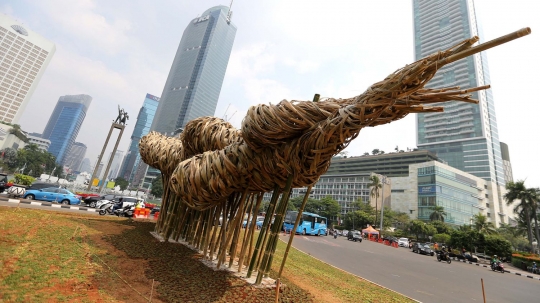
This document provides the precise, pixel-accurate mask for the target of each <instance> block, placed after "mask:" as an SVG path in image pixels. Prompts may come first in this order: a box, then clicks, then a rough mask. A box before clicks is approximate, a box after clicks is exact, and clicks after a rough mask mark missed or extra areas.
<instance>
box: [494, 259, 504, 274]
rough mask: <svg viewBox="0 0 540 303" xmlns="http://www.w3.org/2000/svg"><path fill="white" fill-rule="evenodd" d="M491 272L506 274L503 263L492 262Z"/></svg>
mask: <svg viewBox="0 0 540 303" xmlns="http://www.w3.org/2000/svg"><path fill="white" fill-rule="evenodd" d="M491 270H493V271H500V272H502V273H503V274H504V265H503V264H502V262H501V261H499V262H491Z"/></svg>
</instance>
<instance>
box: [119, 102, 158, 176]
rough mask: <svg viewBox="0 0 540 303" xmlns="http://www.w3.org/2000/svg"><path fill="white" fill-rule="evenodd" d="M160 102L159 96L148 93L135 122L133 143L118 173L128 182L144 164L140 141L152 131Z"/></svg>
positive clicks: (132, 136)
mask: <svg viewBox="0 0 540 303" xmlns="http://www.w3.org/2000/svg"><path fill="white" fill-rule="evenodd" d="M158 104H159V97H156V96H153V95H150V94H146V98H144V102H143V106H142V107H141V109H140V110H139V114H138V115H137V122H135V128H134V129H133V134H132V135H131V143H130V144H129V149H128V151H127V154H126V157H125V159H124V163H123V164H122V168H121V169H120V172H119V174H118V176H120V177H122V178H124V179H126V180H127V181H128V182H131V181H133V175H134V174H135V172H136V171H137V167H138V166H139V164H143V163H141V155H140V154H139V141H140V140H141V138H142V137H143V136H145V135H146V134H148V133H149V132H150V127H151V126H152V121H154V116H155V115H156V109H157V107H158Z"/></svg>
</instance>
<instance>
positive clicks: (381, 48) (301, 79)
mask: <svg viewBox="0 0 540 303" xmlns="http://www.w3.org/2000/svg"><path fill="white" fill-rule="evenodd" d="M475 3H476V9H477V17H478V19H479V21H480V25H481V27H482V28H483V30H484V35H485V39H487V40H490V39H493V38H496V37H498V36H501V35H504V34H507V33H509V32H513V31H515V30H517V29H520V28H522V27H527V26H529V27H531V29H532V34H531V35H529V36H527V37H524V38H521V39H519V40H517V41H514V42H511V43H508V44H505V45H502V46H499V47H497V48H495V49H491V50H488V51H487V57H488V60H489V69H490V74H491V81H492V82H491V85H492V89H493V95H494V99H495V109H496V112H497V122H498V128H499V138H500V140H501V141H502V142H505V143H507V144H508V145H509V148H510V157H511V161H512V166H513V172H514V178H515V179H527V181H526V185H528V186H535V187H537V186H540V172H539V170H540V164H539V156H540V151H539V150H538V149H539V148H540V135H539V131H540V122H539V121H540V116H539V115H540V105H539V103H540V97H539V96H538V90H537V88H538V86H539V85H540V84H539V82H540V81H539V80H540V76H539V72H538V71H539V70H540V59H539V56H540V53H539V50H540V18H539V17H538V13H539V12H540V1H536V0H530V1H526V0H514V1H503V0H498V1H496V0H481V1H480V0H477V1H476V2H475ZM220 4H223V5H229V1H227V0H225V1H223V0H222V1H217V0H198V1H186V0H175V1H172V0H170V1H169V0H160V1H150V0H145V1H143V0H139V1H135V0H115V1H111V0H77V1H73V0H40V1H29V0H28V1H25V0H4V1H2V4H0V11H1V12H3V13H5V14H8V15H10V16H12V17H14V18H16V19H18V20H19V21H21V22H23V23H24V24H25V25H26V26H27V27H29V28H30V29H32V30H33V31H35V32H37V33H39V34H41V35H42V36H44V37H46V38H47V39H49V40H51V41H53V42H54V43H55V44H56V54H55V55H54V57H53V58H52V61H51V63H50V64H49V66H48V68H47V70H46V71H45V74H44V75H43V77H42V79H41V82H40V83H39V85H38V87H37V89H36V91H35V92H34V95H33V97H32V99H31V100H30V103H29V105H28V107H27V109H26V112H25V113H24V115H23V117H22V119H21V121H20V124H21V125H22V128H23V129H24V130H25V131H30V132H42V131H43V129H44V127H45V125H46V123H47V120H48V118H49V116H50V114H51V112H52V110H53V108H54V106H55V105H56V102H57V100H58V97H59V96H61V95H73V94H88V95H91V96H92V97H93V101H92V104H91V105H90V109H89V111H88V113H87V116H86V119H85V121H84V123H83V126H82V128H81V131H80V132H79V136H78V137H77V141H79V142H82V143H84V144H86V145H87V146H88V152H87V155H86V156H87V157H88V158H90V160H91V162H92V165H93V164H94V162H95V161H96V159H97V156H98V154H99V152H100V150H101V147H102V146H103V143H104V141H105V138H106V135H107V132H108V129H109V127H110V123H111V122H112V120H114V119H115V118H116V115H117V105H118V104H119V105H120V106H121V107H123V108H125V109H126V111H127V112H128V113H130V119H131V120H129V121H128V126H127V128H126V132H125V133H124V138H123V140H122V142H121V144H120V147H119V149H120V150H123V151H126V149H127V147H128V144H129V137H130V135H131V132H132V131H133V126H134V124H135V120H136V116H137V113H138V111H139V108H140V107H141V106H142V103H143V101H144V97H145V95H146V93H150V94H153V95H156V96H160V95H161V93H162V91H163V86H164V84H165V80H166V78H167V75H168V72H169V69H170V66H171V63H172V60H173V58H174V55H175V53H176V49H177V47H178V44H179V42H180V39H181V37H182V33H183V31H184V29H185V27H186V26H187V24H188V23H189V22H190V21H191V20H192V19H193V18H195V17H197V16H198V15H200V14H202V13H203V12H204V11H205V10H206V9H208V8H210V7H212V6H215V5H220ZM232 10H233V12H234V13H233V17H232V22H233V23H235V24H236V26H237V27H238V31H237V34H236V40H235V43H234V46H233V51H232V54H231V58H230V61H229V66H228V68H227V73H226V76H225V81H224V83H223V88H222V90H221V95H220V99H219V102H218V106H217V109H216V113H215V115H216V116H218V117H223V118H225V117H226V118H227V119H228V120H230V121H231V123H233V125H235V126H236V127H240V122H241V120H242V118H243V117H244V115H245V113H246V111H247V109H248V108H249V106H251V105H255V104H259V103H268V102H272V103H277V102H279V101H280V100H282V99H289V100H290V99H297V100H311V99H312V97H313V94H315V93H319V94H321V96H323V97H340V98H346V97H352V96H355V95H358V94H361V93H362V92H363V91H364V90H365V89H366V88H367V87H368V86H369V85H371V84H373V83H375V82H377V81H380V80H382V79H384V77H385V76H387V75H388V74H390V73H391V72H393V71H395V70H396V69H398V68H400V67H402V66H404V65H405V64H408V63H411V62H413V61H414V54H413V25H412V1H410V0H409V1H408V0H395V1H390V0H388V1H358V0H357V1H314V0H312V1H299V0H297V1H292V0H289V1H277V0H272V1H270V0H267V1H266V0H258V1H246V0H236V1H235V2H234V4H233V7H232ZM227 108H228V110H227ZM226 110H227V111H226ZM396 145H397V146H399V148H400V149H406V148H407V147H410V148H414V147H415V146H416V130H415V116H414V115H410V116H408V117H406V118H405V119H402V120H400V121H397V122H394V123H391V124H389V125H384V126H378V127H375V128H368V129H364V130H362V132H361V133H360V136H358V138H357V139H356V140H355V141H353V143H351V145H350V146H349V147H348V148H347V151H348V152H349V155H352V156H354V155H361V154H363V153H364V152H371V150H373V149H375V148H379V149H382V150H384V151H386V152H390V151H393V150H394V148H395V147H396ZM111 149H112V144H111V148H109V150H111ZM104 160H106V159H104Z"/></svg>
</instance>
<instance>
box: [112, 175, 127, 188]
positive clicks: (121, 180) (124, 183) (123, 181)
mask: <svg viewBox="0 0 540 303" xmlns="http://www.w3.org/2000/svg"><path fill="white" fill-rule="evenodd" d="M114 183H115V185H118V186H120V190H125V189H126V188H127V187H128V185H129V182H128V181H127V180H126V179H124V178H122V177H118V178H116V179H115V180H114Z"/></svg>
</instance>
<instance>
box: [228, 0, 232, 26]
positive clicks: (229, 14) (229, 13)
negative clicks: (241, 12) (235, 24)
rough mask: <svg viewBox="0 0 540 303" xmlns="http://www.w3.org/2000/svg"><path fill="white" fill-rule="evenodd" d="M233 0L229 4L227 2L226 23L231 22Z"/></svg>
mask: <svg viewBox="0 0 540 303" xmlns="http://www.w3.org/2000/svg"><path fill="white" fill-rule="evenodd" d="M233 1H234V0H231V4H229V12H228V13H227V24H230V23H231V18H232V10H231V8H232V4H233Z"/></svg>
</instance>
